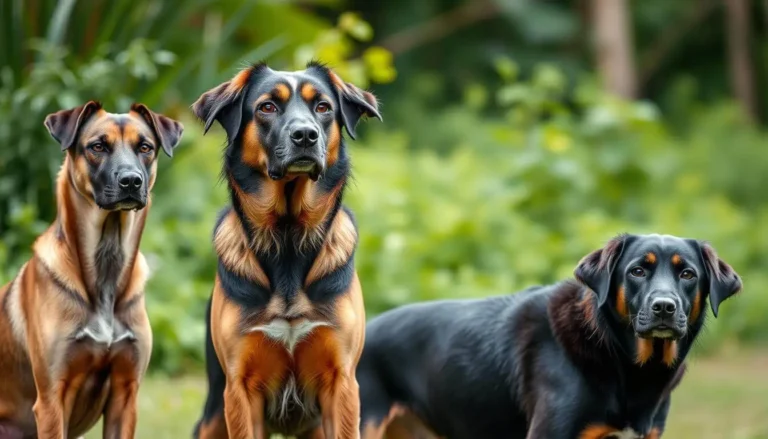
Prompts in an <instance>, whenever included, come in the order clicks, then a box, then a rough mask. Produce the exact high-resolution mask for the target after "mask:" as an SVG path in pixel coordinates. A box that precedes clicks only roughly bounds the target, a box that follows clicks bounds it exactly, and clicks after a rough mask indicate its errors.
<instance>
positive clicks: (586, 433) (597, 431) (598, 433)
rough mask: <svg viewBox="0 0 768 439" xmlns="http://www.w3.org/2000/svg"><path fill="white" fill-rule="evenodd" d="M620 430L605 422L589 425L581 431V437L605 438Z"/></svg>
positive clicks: (584, 438) (588, 438)
mask: <svg viewBox="0 0 768 439" xmlns="http://www.w3.org/2000/svg"><path fill="white" fill-rule="evenodd" d="M618 431H619V430H618V429H617V428H613V427H610V426H608V425H605V424H599V425H597V424H596V425H589V426H587V428H585V429H584V430H582V431H581V433H579V439H605V438H608V437H610V435H612V434H614V433H616V432H618Z"/></svg>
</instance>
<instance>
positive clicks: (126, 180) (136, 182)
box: [117, 171, 144, 190]
mask: <svg viewBox="0 0 768 439" xmlns="http://www.w3.org/2000/svg"><path fill="white" fill-rule="evenodd" d="M117 182H118V183H119V184H120V187H121V188H123V189H128V190H138V189H141V185H142V184H144V179H143V178H141V174H139V173H138V172H136V171H125V172H122V173H121V174H120V175H119V176H118V177H117Z"/></svg>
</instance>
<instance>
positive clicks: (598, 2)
mask: <svg viewBox="0 0 768 439" xmlns="http://www.w3.org/2000/svg"><path fill="white" fill-rule="evenodd" d="M591 5H592V8H591V9H592V21H593V27H594V38H595V56H596V61H597V70H598V72H599V73H600V76H601V77H602V80H603V84H604V87H605V88H606V90H608V91H610V92H611V93H614V94H617V95H619V96H622V97H624V98H627V99H632V98H634V97H636V96H637V74H636V72H635V56H634V45H633V40H632V25H631V22H630V20H629V15H630V11H629V5H628V2H627V0H591Z"/></svg>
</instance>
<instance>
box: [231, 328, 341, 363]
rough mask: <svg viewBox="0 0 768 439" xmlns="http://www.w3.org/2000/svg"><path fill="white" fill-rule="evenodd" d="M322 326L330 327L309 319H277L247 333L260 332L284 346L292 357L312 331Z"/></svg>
mask: <svg viewBox="0 0 768 439" xmlns="http://www.w3.org/2000/svg"><path fill="white" fill-rule="evenodd" d="M321 326H330V324H329V323H327V322H318V321H311V320H308V319H299V320H296V321H288V320H285V319H275V320H272V321H271V322H269V323H267V324H265V325H256V326H253V327H251V328H249V329H248V330H247V331H246V332H260V333H262V334H264V335H265V336H266V337H267V338H269V339H270V340H272V341H274V342H276V343H278V344H280V345H282V346H283V347H284V348H285V349H286V351H288V353H289V354H290V355H291V356H292V355H293V353H294V351H295V350H296V346H297V345H298V344H299V343H300V342H301V341H302V340H304V339H306V338H307V337H308V336H309V335H310V334H311V333H312V331H314V330H315V329H316V328H318V327H321Z"/></svg>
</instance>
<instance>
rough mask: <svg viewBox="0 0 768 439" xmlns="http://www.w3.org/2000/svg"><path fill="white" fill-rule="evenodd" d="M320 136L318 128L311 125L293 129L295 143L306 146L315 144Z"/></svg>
mask: <svg viewBox="0 0 768 439" xmlns="http://www.w3.org/2000/svg"><path fill="white" fill-rule="evenodd" d="M318 136H319V134H318V132H317V130H316V129H314V128H313V127H311V126H301V127H297V128H296V129H294V130H293V131H291V140H292V141H293V144H294V145H296V146H300V147H305V148H309V147H311V146H315V144H317V138H318Z"/></svg>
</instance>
